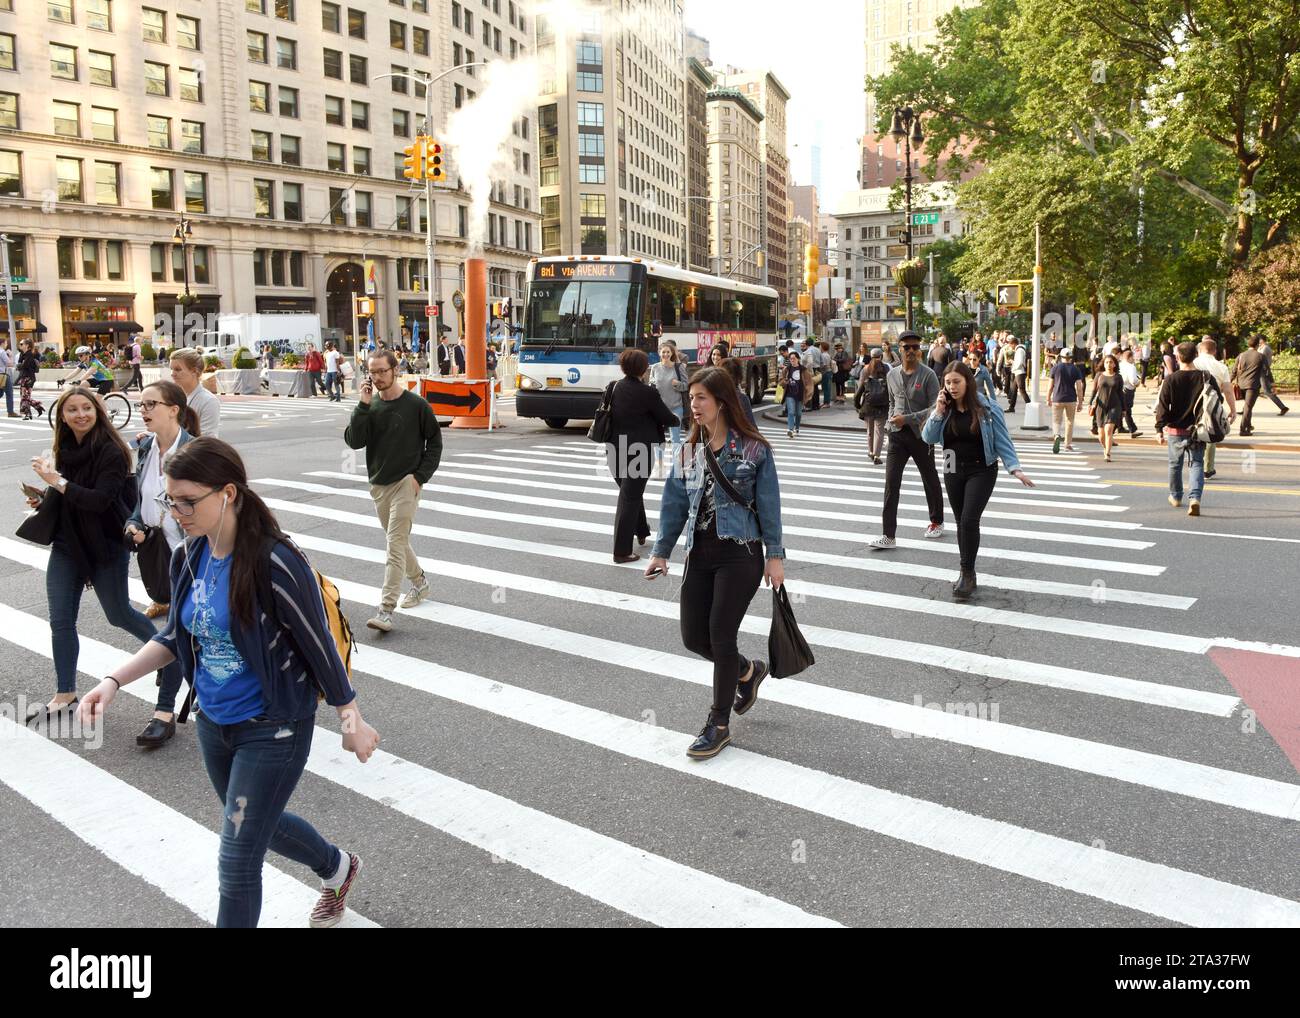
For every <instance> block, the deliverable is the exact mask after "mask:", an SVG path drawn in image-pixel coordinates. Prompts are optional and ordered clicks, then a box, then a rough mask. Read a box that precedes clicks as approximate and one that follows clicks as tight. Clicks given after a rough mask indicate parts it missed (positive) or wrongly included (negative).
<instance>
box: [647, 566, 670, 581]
mask: <svg viewBox="0 0 1300 1018" xmlns="http://www.w3.org/2000/svg"><path fill="white" fill-rule="evenodd" d="M667 572H668V570H667V569H664V568H663V567H662V566H659V567H657V568H655V569H651V570H649V571H648V572H647V573H646V574H645V578H646V579H647V580H653V579H654V578H655V577H656V576H663V575H664V574H665V573H667Z"/></svg>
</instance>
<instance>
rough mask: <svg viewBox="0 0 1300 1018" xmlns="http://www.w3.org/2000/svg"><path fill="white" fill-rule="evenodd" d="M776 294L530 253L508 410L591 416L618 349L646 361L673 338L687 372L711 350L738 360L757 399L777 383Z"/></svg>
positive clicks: (645, 266) (683, 274) (561, 421)
mask: <svg viewBox="0 0 1300 1018" xmlns="http://www.w3.org/2000/svg"><path fill="white" fill-rule="evenodd" d="M776 311H777V292H776V291H775V290H774V289H772V288H771V287H767V286H755V285H752V284H749V283H740V282H737V281H736V280H734V279H724V278H721V277H718V276H710V275H706V274H704V273H701V272H691V271H688V270H686V269H681V268H678V267H677V266H675V265H664V264H662V263H659V262H653V261H646V260H643V259H640V258H623V257H617V256H605V255H581V256H578V255H567V256H565V255H561V256H556V257H546V258H535V259H533V261H532V264H531V272H530V277H529V281H528V294H527V297H526V298H525V303H524V334H523V341H522V343H521V345H520V350H519V369H518V371H519V373H518V376H517V377H516V380H515V381H516V386H517V389H518V392H517V394H516V397H515V413H516V414H517V415H518V416H519V417H538V418H541V419H542V420H543V421H545V422H546V424H547V425H549V426H550V427H552V428H563V427H564V426H565V425H567V424H568V423H569V421H571V420H579V421H581V420H590V419H591V418H592V417H593V416H594V415H595V413H596V408H597V407H598V406H599V405H600V400H601V395H602V393H603V392H604V389H605V386H606V385H607V384H608V383H609V382H611V381H613V380H615V379H617V378H621V377H622V372H621V371H620V370H619V367H618V355H619V354H620V353H622V352H623V351H624V350H625V349H627V348H628V347H638V348H640V349H642V350H644V351H645V352H646V354H647V356H649V358H650V363H651V364H654V363H655V361H657V360H658V359H659V346H660V343H661V341H662V340H666V339H671V340H672V341H673V342H674V343H676V344H677V349H678V350H679V351H681V353H682V354H683V355H684V356H685V358H686V360H687V363H688V364H689V365H690V369H691V371H692V372H694V371H696V370H698V369H699V367H701V366H702V365H705V364H708V362H709V358H710V355H711V354H712V352H713V348H714V347H715V346H719V345H725V347H726V349H727V352H728V356H730V357H735V358H737V359H739V360H740V361H741V363H742V364H743V366H744V376H743V382H742V386H743V388H744V390H745V393H746V394H747V395H748V396H749V398H750V401H751V402H752V403H754V405H756V406H757V405H758V404H759V403H760V402H761V401H762V399H763V395H764V393H765V392H766V391H767V388H768V386H769V384H772V383H775V382H776V342H777V332H776Z"/></svg>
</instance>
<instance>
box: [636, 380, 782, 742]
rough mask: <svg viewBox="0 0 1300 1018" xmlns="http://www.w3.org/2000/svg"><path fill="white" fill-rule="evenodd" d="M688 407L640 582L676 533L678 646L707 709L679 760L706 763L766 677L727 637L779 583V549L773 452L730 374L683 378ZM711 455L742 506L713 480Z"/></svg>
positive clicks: (663, 569)
mask: <svg viewBox="0 0 1300 1018" xmlns="http://www.w3.org/2000/svg"><path fill="white" fill-rule="evenodd" d="M690 406H691V415H692V418H693V426H692V428H691V433H690V436H689V438H688V439H687V440H686V444H685V445H683V446H682V449H681V450H680V452H679V453H678V454H677V455H676V456H674V457H673V472H672V476H670V477H669V478H668V480H667V482H665V484H664V490H663V496H662V499H661V501H660V506H659V537H658V539H657V540H656V541H655V544H654V548H653V549H652V550H651V555H652V557H651V559H650V564H649V565H648V566H647V567H646V572H645V575H646V578H647V579H654V578H655V577H657V576H662V575H666V574H667V572H668V556H669V555H670V554H671V553H672V550H673V546H674V545H676V544H677V538H678V537H679V536H680V535H681V532H682V530H683V528H684V529H685V530H686V568H685V576H684V579H683V580H682V599H681V626H682V643H683V644H684V645H685V646H686V649H687V650H690V651H692V652H694V653H696V654H699V655H700V656H701V657H703V658H705V659H707V660H709V661H712V662H713V709H712V710H711V711H709V718H708V721H707V722H706V723H705V726H704V730H703V731H701V732H700V735H699V738H697V739H696V740H695V741H694V742H693V743H692V744H691V747H690V748H689V749H688V750H687V751H686V755H687V756H690V757H694V758H695V759H705V758H708V757H712V756H716V755H717V754H718V753H720V752H721V751H722V749H723V748H724V747H725V746H726V745H727V743H729V742H730V741H731V731H730V721H731V711H732V710H733V709H734V710H735V711H736V713H737V714H744V713H745V712H746V711H748V710H749V708H750V707H752V706H753V705H754V701H755V700H756V699H758V687H759V685H760V684H761V683H762V681H763V679H765V678H766V677H767V664H766V663H765V662H763V661H758V660H746V659H745V658H744V657H742V656H741V654H740V649H739V647H738V646H737V642H736V637H737V633H738V632H739V630H740V623H741V620H742V619H744V617H745V612H746V610H747V609H748V608H749V602H750V601H751V600H752V599H753V597H754V594H755V593H756V592H757V590H758V585H759V582H760V581H761V580H765V581H766V582H767V583H768V584H769V585H771V586H774V587H779V586H781V584H783V583H784V582H785V565H784V559H785V549H784V548H783V547H782V546H781V492H780V488H779V487H778V485H777V479H776V464H775V462H774V461H773V459H772V448H771V446H770V445H768V443H767V440H766V439H764V438H763V436H762V435H761V434H759V432H758V430H757V429H756V428H755V427H754V426H753V425H752V424H750V423H749V421H748V420H747V419H746V418H745V413H744V410H743V409H742V408H741V405H740V398H739V395H738V393H737V390H736V385H735V383H734V382H733V381H732V379H731V376H730V375H729V374H728V373H727V372H726V371H724V370H721V369H718V368H706V369H705V370H703V371H701V372H699V373H698V374H697V375H696V376H695V377H694V378H692V379H691V388H690ZM711 456H712V458H713V459H714V460H715V462H716V463H717V467H718V469H719V471H720V472H721V473H722V476H723V477H725V478H726V479H727V481H728V482H729V483H730V484H731V486H732V487H734V488H735V489H736V493H737V494H738V495H740V496H741V497H742V499H744V502H743V503H740V502H737V501H735V500H734V499H733V498H732V497H731V496H730V495H729V494H728V493H727V491H726V489H725V487H724V486H723V485H722V484H719V483H717V482H716V481H715V480H714V475H713V472H712V470H711V469H710V466H709V459H710V457H711ZM751 505H753V506H754V508H752V509H751V508H750V506H751ZM764 545H766V547H767V555H766V564H765V561H764V555H763V546H764Z"/></svg>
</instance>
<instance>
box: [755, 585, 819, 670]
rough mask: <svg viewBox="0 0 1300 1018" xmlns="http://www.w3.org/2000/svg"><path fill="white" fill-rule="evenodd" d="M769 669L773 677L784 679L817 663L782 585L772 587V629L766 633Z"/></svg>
mask: <svg viewBox="0 0 1300 1018" xmlns="http://www.w3.org/2000/svg"><path fill="white" fill-rule="evenodd" d="M767 658H768V662H767V663H768V669H769V672H770V674H771V675H772V676H774V677H775V678H778V679H784V678H787V677H788V676H791V675H798V674H799V673H800V672H802V671H804V670H805V669H806V668H809V667H810V666H812V665H813V664H815V663H816V659H815V658H814V657H813V654H812V651H811V650H809V649H808V641H807V640H805V639H804V638H803V633H801V632H799V623H797V622H796V621H795V618H794V609H793V608H791V607H790V597H789V595H787V594H786V592H785V584H784V583H783V584H781V586H779V587H773V588H772V628H771V630H770V631H769V632H768V634H767Z"/></svg>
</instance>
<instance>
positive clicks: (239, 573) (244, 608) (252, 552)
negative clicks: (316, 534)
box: [163, 437, 284, 629]
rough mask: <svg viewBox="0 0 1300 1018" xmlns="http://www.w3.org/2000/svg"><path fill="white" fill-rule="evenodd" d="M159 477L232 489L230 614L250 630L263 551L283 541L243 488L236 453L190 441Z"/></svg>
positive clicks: (217, 443)
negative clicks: (234, 530) (235, 526)
mask: <svg viewBox="0 0 1300 1018" xmlns="http://www.w3.org/2000/svg"><path fill="white" fill-rule="evenodd" d="M163 473H165V474H166V475H167V476H168V477H170V478H171V479H172V480H173V481H189V482H191V483H192V484H201V485H202V486H203V487H205V488H213V489H216V488H224V487H225V486H226V485H227V484H233V485H234V486H235V491H236V495H235V502H234V505H232V506H230V508H231V509H232V510H234V511H235V512H237V513H239V539H238V540H237V541H235V550H234V560H233V561H232V562H231V567H230V612H231V615H232V616H234V617H236V618H238V619H239V621H240V622H241V623H243V625H244V627H245V628H249V629H251V628H252V626H253V624H254V621H255V616H254V612H253V609H254V606H255V605H256V604H257V574H258V571H259V570H261V569H264V568H265V563H264V562H263V561H262V557H263V545H264V544H265V543H266V541H267V539H268V538H275V539H276V540H283V539H284V532H283V531H282V530H281V529H280V524H279V523H277V522H276V520H275V517H274V516H273V515H271V510H270V509H268V508H267V507H266V503H265V502H263V501H262V499H261V498H260V497H259V496H258V494H257V492H255V491H253V489H252V488H250V487H249V486H248V472H247V471H246V470H245V469H244V461H243V460H242V459H240V458H239V453H237V452H235V449H234V446H232V445H230V444H229V443H227V442H223V441H221V439H219V438H212V437H208V438H196V439H195V440H194V441H193V442H190V443H188V444H186V445H183V446H181V447H180V448H179V449H178V450H176V453H175V455H173V456H172V458H171V459H169V460H168V461H167V463H166V465H165V466H164V467H163Z"/></svg>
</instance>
